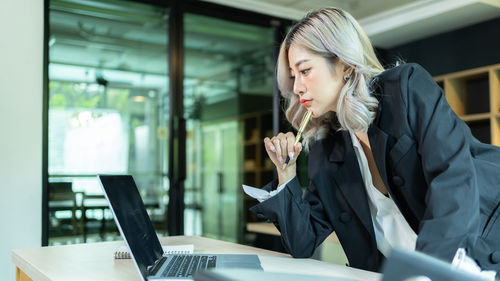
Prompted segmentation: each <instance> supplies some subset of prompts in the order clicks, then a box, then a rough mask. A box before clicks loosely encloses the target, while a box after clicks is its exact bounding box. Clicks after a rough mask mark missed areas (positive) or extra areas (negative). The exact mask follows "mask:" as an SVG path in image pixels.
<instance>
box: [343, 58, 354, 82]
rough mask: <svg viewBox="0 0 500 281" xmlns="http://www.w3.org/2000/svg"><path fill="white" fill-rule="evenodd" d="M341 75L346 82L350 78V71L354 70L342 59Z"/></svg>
mask: <svg viewBox="0 0 500 281" xmlns="http://www.w3.org/2000/svg"><path fill="white" fill-rule="evenodd" d="M342 69H343V70H342V77H343V78H344V82H347V81H348V80H349V79H351V75H352V72H353V71H354V70H353V68H352V67H350V66H349V65H347V64H346V63H344V62H343V61H342Z"/></svg>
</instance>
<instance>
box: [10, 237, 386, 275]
mask: <svg viewBox="0 0 500 281" xmlns="http://www.w3.org/2000/svg"><path fill="white" fill-rule="evenodd" d="M160 241H161V243H162V245H167V244H193V245H194V249H195V250H194V252H195V253H197V254H256V255H259V259H260V261H261V264H262V267H263V268H264V270H265V271H274V272H288V273H297V274H315V275H324V276H336V277H344V278H351V279H355V280H360V281H361V280H362V281H378V280H380V277H381V275H380V274H379V273H374V272H369V271H365V270H359V269H354V268H351V267H345V266H340V265H335V264H330V263H326V262H321V261H317V260H313V259H293V258H291V257H290V256H289V255H287V254H282V253H278V252H273V251H268V250H263V249H259V248H254V247H250V246H245V245H240V244H235V243H230V242H224V241H219V240H214V239H209V238H204V237H198V236H170V237H163V238H160ZM123 244H124V242H123V241H115V242H100V243H89V244H75V245H65V246H53V247H40V248H32V249H17V250H13V251H12V261H13V262H14V265H15V266H16V267H17V269H16V275H17V276H16V280H17V281H31V280H34V281H39V280H43V281H72V280H93V281H98V280H107V281H113V280H117V281H118V280H120V281H139V280H141V279H140V276H139V273H138V271H137V269H136V267H135V266H134V264H133V261H132V260H130V259H125V260H115V259H114V258H113V253H114V251H115V250H116V249H118V248H119V247H120V246H122V245H123Z"/></svg>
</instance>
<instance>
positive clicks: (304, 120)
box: [285, 111, 312, 164]
mask: <svg viewBox="0 0 500 281" xmlns="http://www.w3.org/2000/svg"><path fill="white" fill-rule="evenodd" d="M311 115H312V112H311V111H307V112H306V114H304V117H302V122H300V126H299V131H298V132H297V137H295V142H294V144H293V147H294V149H295V146H296V145H297V143H299V141H300V138H301V137H302V133H303V132H304V129H305V128H306V127H307V123H309V120H311ZM288 162H290V156H287V157H286V160H285V164H288Z"/></svg>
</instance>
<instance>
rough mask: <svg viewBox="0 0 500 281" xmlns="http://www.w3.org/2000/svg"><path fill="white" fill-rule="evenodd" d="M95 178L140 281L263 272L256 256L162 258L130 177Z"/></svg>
mask: <svg viewBox="0 0 500 281" xmlns="http://www.w3.org/2000/svg"><path fill="white" fill-rule="evenodd" d="M97 177H98V179H99V181H100V183H101V187H102V189H103V191H104V195H105V196H106V199H107V201H108V204H109V207H110V209H111V211H112V213H113V217H114V219H115V222H116V225H117V226H118V229H119V230H120V233H121V235H122V237H123V239H124V240H125V243H126V244H127V247H128V249H129V251H130V255H131V257H132V259H133V261H134V264H135V266H136V268H137V270H138V271H139V275H140V276H141V278H142V280H143V281H146V280H193V277H192V275H193V273H195V272H196V271H198V270H204V269H210V268H246V269H258V270H262V267H261V265H260V260H259V257H258V256H257V255H215V254H214V255H207V254H203V255H197V254H182V255H181V254H178V255H164V253H163V249H162V247H161V244H160V240H159V239H158V236H157V235H156V233H155V230H154V228H153V224H152V223H151V220H150V218H149V216H148V213H147V212H146V208H145V207H144V203H143V201H142V198H141V196H140V194H139V190H138V189H137V186H136V184H135V181H134V179H133V178H132V176H130V175H98V176H97Z"/></svg>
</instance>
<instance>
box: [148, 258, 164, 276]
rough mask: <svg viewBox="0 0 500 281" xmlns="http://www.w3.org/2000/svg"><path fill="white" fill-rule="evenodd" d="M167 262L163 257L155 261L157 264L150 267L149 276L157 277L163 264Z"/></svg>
mask: <svg viewBox="0 0 500 281" xmlns="http://www.w3.org/2000/svg"><path fill="white" fill-rule="evenodd" d="M166 260H167V258H166V257H161V258H159V259H157V260H155V263H154V264H153V265H150V266H148V268H147V270H148V273H149V274H148V275H155V274H156V272H158V270H160V268H161V266H162V265H163V263H164V262H165V261H166Z"/></svg>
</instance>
